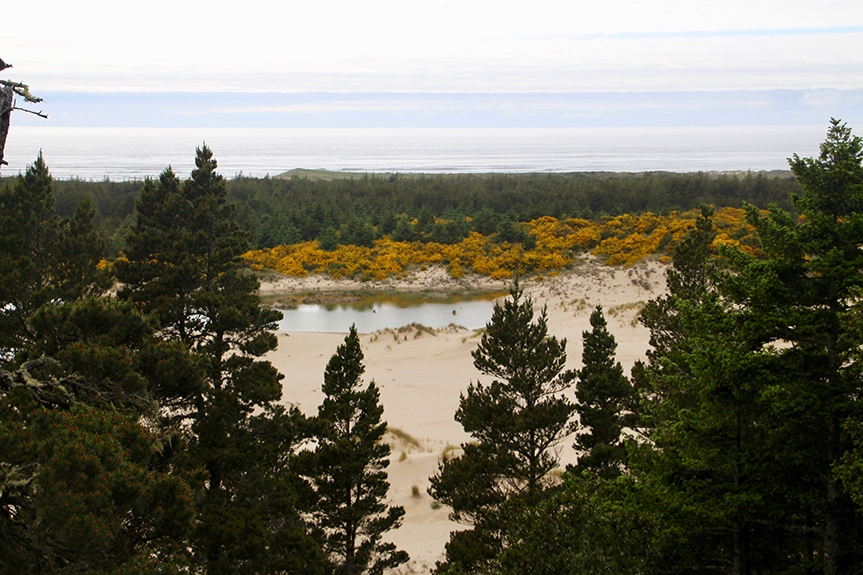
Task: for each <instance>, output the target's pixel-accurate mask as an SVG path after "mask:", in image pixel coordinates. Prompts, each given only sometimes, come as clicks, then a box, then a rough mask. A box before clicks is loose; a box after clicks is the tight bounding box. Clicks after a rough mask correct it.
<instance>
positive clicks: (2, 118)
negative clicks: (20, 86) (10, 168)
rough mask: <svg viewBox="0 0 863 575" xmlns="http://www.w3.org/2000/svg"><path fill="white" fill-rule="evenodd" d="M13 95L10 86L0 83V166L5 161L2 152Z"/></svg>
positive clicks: (4, 146) (10, 114) (7, 131)
mask: <svg viewBox="0 0 863 575" xmlns="http://www.w3.org/2000/svg"><path fill="white" fill-rule="evenodd" d="M14 96H15V94H14V92H12V86H6V85H2V84H0V168H2V166H3V165H5V164H6V163H7V162H6V161H5V160H4V159H3V154H4V151H5V150H6V134H8V133H9V120H10V118H11V117H12V101H13V98H14Z"/></svg>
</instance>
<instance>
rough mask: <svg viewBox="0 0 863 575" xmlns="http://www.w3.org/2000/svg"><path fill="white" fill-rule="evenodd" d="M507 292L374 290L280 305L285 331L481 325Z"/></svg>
mask: <svg viewBox="0 0 863 575" xmlns="http://www.w3.org/2000/svg"><path fill="white" fill-rule="evenodd" d="M503 295H505V294H504V293H481V294H470V295H450V296H429V295H418V294H374V295H367V296H363V297H361V298H358V299H357V301H351V302H348V303H326V304H318V303H301V304H298V305H296V306H295V307H291V308H290V309H281V312H282V313H283V314H284V316H285V317H284V319H282V321H281V322H279V328H280V329H282V330H284V331H319V332H331V333H347V332H348V329H350V327H351V325H353V324H356V326H357V331H358V332H360V333H371V332H374V331H378V330H383V329H387V328H390V329H395V328H398V327H402V326H405V325H409V324H412V323H418V324H422V325H424V326H426V327H430V328H435V329H438V328H442V327H446V326H448V325H450V324H456V325H460V326H462V327H466V328H468V329H479V328H481V327H485V324H486V323H488V321H489V320H490V319H491V314H492V311H493V310H494V299H495V298H497V297H501V296H503Z"/></svg>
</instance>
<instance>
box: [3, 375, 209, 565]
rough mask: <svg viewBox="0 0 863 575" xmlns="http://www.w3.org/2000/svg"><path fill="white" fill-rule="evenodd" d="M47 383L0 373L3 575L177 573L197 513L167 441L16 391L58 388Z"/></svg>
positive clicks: (125, 418) (99, 413) (115, 417)
mask: <svg viewBox="0 0 863 575" xmlns="http://www.w3.org/2000/svg"><path fill="white" fill-rule="evenodd" d="M34 367H35V366H34ZM48 378H49V376H45V375H42V376H40V375H38V374H37V373H35V372H33V371H31V370H30V369H29V368H28V366H25V367H24V368H23V369H22V370H20V371H17V372H15V373H8V372H4V371H0V389H2V391H3V393H2V398H0V453H2V454H3V456H2V460H3V461H2V465H0V542H2V549H3V558H2V559H0V572H2V573H9V574H10V575H11V574H12V573H15V574H19V573H25V574H26V573H34V574H35V573H39V574H41V573H70V574H71V573H107V572H129V573H131V572H133V571H143V572H148V573H175V572H177V569H178V568H180V567H182V566H183V565H184V564H185V557H184V556H185V549H184V548H183V547H184V546H183V542H184V541H185V540H186V537H187V533H188V532H189V530H190V528H191V526H192V521H193V519H194V512H193V510H192V507H191V504H192V497H193V494H192V491H191V490H190V487H189V483H190V482H191V479H192V478H190V477H187V476H184V475H183V474H177V473H176V471H175V470H174V469H172V467H171V466H170V461H171V452H172V449H173V447H174V445H173V444H172V443H171V442H170V441H169V439H170V438H168V437H165V436H160V435H158V434H154V433H153V432H152V431H150V430H149V429H147V427H146V426H144V425H141V424H140V423H138V421H137V417H136V416H135V415H123V414H120V413H117V412H113V411H106V410H101V409H95V408H92V407H88V406H86V405H83V404H75V405H74V406H72V407H71V408H70V409H68V410H59V409H45V408H43V407H41V406H39V405H37V404H36V403H34V402H33V401H32V400H30V398H29V397H28V396H27V395H26V394H25V393H21V392H23V391H24V390H25V389H26V387H29V386H31V385H33V382H34V381H40V382H42V383H44V384H45V385H46V386H52V385H53V386H55V387H56V386H57V385H62V382H56V383H49V382H47V381H46V379H48Z"/></svg>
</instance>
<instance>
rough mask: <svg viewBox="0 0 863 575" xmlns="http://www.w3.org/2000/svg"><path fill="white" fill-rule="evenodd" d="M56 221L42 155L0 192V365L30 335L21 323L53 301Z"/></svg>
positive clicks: (9, 357) (50, 185)
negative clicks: (53, 255)
mask: <svg viewBox="0 0 863 575" xmlns="http://www.w3.org/2000/svg"><path fill="white" fill-rule="evenodd" d="M58 227H59V218H58V217H57V215H56V214H55V213H54V195H53V181H52V179H51V175H50V174H49V173H48V166H47V165H46V164H45V161H44V160H43V159H42V154H41V153H40V154H39V157H38V158H36V161H35V162H34V163H33V164H32V165H31V166H28V167H27V171H26V172H25V173H24V175H23V176H22V177H19V178H18V179H17V180H16V181H15V184H14V185H13V186H12V187H11V188H10V187H9V186H8V185H7V186H5V187H4V188H3V190H2V192H0V360H2V361H9V360H11V359H12V358H13V357H14V355H15V353H16V352H17V351H18V350H20V349H22V348H23V347H25V346H26V342H27V341H28V340H29V339H30V338H31V336H32V335H33V334H32V332H31V330H30V327H29V325H28V323H27V318H28V317H29V316H30V314H31V313H33V312H34V311H35V310H36V309H38V308H39V307H40V306H42V305H43V304H45V303H47V302H49V301H50V300H51V299H52V298H53V296H54V292H53V285H52V283H51V273H50V270H51V268H52V267H53V266H52V263H53V257H52V253H53V251H54V248H55V247H56V245H57V235H58Z"/></svg>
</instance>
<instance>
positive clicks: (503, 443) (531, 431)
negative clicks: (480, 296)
mask: <svg viewBox="0 0 863 575" xmlns="http://www.w3.org/2000/svg"><path fill="white" fill-rule="evenodd" d="M511 295H512V297H511V298H510V299H507V300H506V301H505V302H504V303H503V305H497V306H495V309H494V312H493V314H492V319H491V321H489V323H488V325H487V327H486V331H485V333H484V334H483V336H482V340H481V341H480V344H479V347H478V348H477V349H476V350H474V352H473V358H474V365H475V366H476V368H477V369H478V370H480V371H481V372H482V373H484V374H486V375H490V376H492V377H495V378H499V379H495V380H493V381H492V383H491V384H490V385H483V384H481V383H471V384H470V386H469V387H468V389H467V392H466V393H465V394H462V396H461V400H460V403H459V408H458V410H457V411H456V415H455V418H456V420H457V421H458V422H460V423H461V424H462V426H463V427H464V429H465V431H467V432H468V433H470V434H471V436H472V437H473V438H474V440H475V441H476V443H475V444H465V445H463V446H462V447H463V449H464V454H463V455H462V456H461V457H458V458H455V459H450V460H447V461H444V462H443V463H442V464H441V466H440V468H439V469H438V472H437V473H436V475H435V476H433V477H432V478H431V480H430V481H431V488H430V489H429V493H430V494H431V495H432V497H434V498H435V499H437V500H438V501H441V502H443V503H445V504H447V505H449V506H450V507H452V517H453V519H455V520H457V521H463V522H466V523H469V524H471V525H472V526H473V530H474V531H475V532H476V533H475V534H466V533H467V532H460V533H457V534H453V535H452V537H451V541H450V543H449V544H448V545H447V564H443V565H440V566H439V570H440V571H442V572H444V571H446V569H448V568H451V567H452V568H455V567H456V563H458V569H463V570H465V571H466V572H479V571H481V570H482V569H483V568H484V567H483V566H484V564H485V563H486V561H487V560H488V559H489V558H491V557H493V556H494V555H495V554H496V553H497V551H498V549H499V548H500V530H501V528H502V524H501V518H500V506H501V505H502V504H503V503H504V502H506V501H508V500H512V499H521V500H524V501H525V502H526V503H527V504H534V503H536V502H538V501H539V500H540V498H541V497H540V496H541V494H542V493H543V491H544V490H545V489H547V488H548V487H549V485H550V482H549V478H548V473H549V472H550V471H551V470H552V469H554V468H555V467H557V465H558V459H557V455H556V452H555V451H554V447H555V446H556V445H557V444H559V443H560V441H561V440H562V439H563V438H564V437H565V435H566V434H567V432H568V422H569V419H570V417H571V415H572V414H573V411H574V409H575V408H574V406H573V405H572V403H570V402H569V401H568V400H567V399H565V398H564V397H562V396H561V395H560V394H561V393H562V392H564V391H565V390H566V389H567V388H568V387H569V386H570V385H571V383H572V380H573V379H574V377H575V373H573V372H571V371H567V370H564V365H565V363H566V351H565V349H566V340H560V341H558V340H557V338H555V337H549V336H548V328H547V323H546V316H545V312H544V311H543V312H542V313H541V314H540V316H539V318H538V319H537V321H536V322H534V321H533V320H534V312H533V302H532V301H531V300H530V299H529V298H528V299H527V300H524V301H522V299H521V297H522V292H521V290H520V289H519V288H518V287H517V286H516V287H515V288H513V290H512V292H511ZM474 544H476V545H479V548H474V547H473V545H474ZM450 550H452V553H451V551H450ZM469 558H473V559H469ZM474 560H475V562H473V563H471V561H474Z"/></svg>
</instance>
